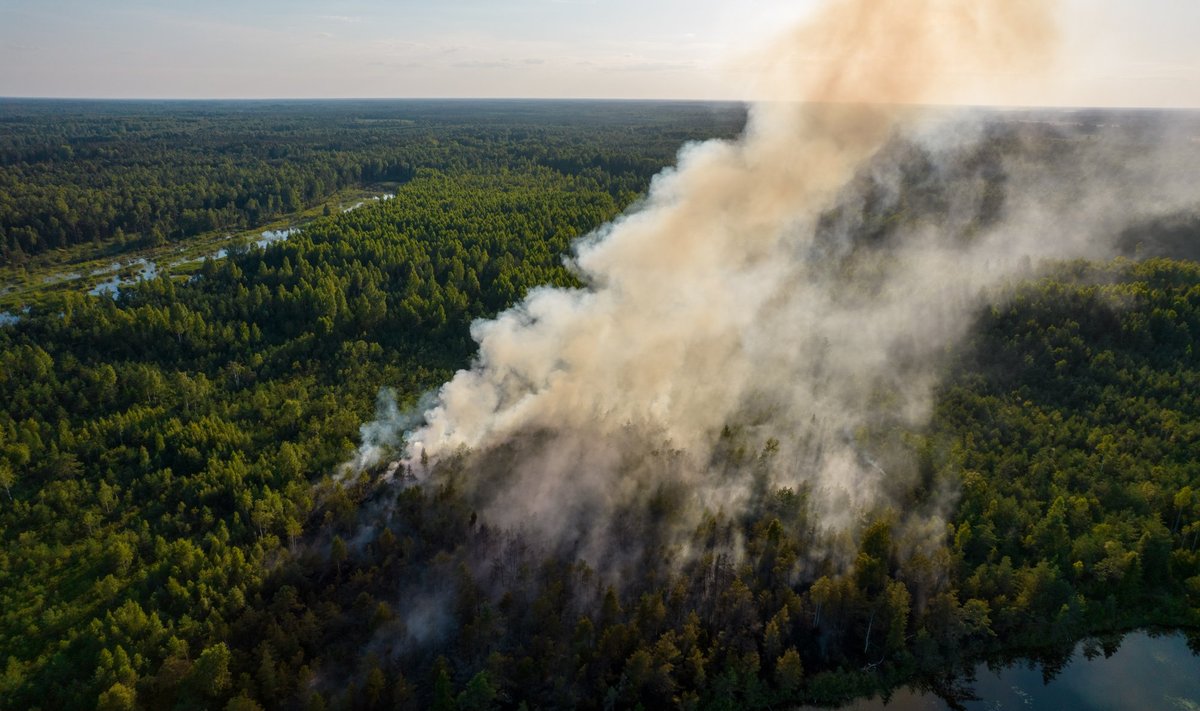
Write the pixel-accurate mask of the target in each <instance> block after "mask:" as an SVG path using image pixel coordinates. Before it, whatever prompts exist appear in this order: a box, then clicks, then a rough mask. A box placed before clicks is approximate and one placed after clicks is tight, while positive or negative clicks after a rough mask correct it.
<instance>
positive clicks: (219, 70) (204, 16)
mask: <svg viewBox="0 0 1200 711" xmlns="http://www.w3.org/2000/svg"><path fill="white" fill-rule="evenodd" d="M881 1H882V0H881ZM817 5H818V0H436V1H428V0H325V1H324V2H317V1H316V0H0V96H48V97H95V98H289V97H290V98H340V97H525V98H543V97H554V98H634V99H649V98H662V99H753V98H755V97H754V84H755V82H754V77H755V76H756V73H757V71H758V69H759V68H757V67H756V66H755V61H756V60H752V59H750V57H752V56H755V55H754V50H755V49H756V48H758V47H761V46H763V45H764V44H766V43H767V42H769V41H770V40H771V39H772V38H773V37H775V36H776V35H778V34H779V33H780V32H781V31H783V30H785V29H786V28H788V27H790V26H791V25H793V24H794V23H796V22H798V21H801V20H803V18H804V17H805V16H806V15H807V14H809V13H811V12H813V10H814V8H815V7H816V6H817ZM1060 27H1061V34H1062V40H1061V44H1060V46H1061V51H1060V52H1059V56H1058V60H1057V61H1056V63H1055V65H1054V66H1053V67H1051V68H1048V71H1047V74H1046V78H1044V79H1043V80H1040V81H1037V82H1029V83H1027V84H1025V85H1022V86H1020V87H1016V88H1012V87H1010V88H1008V89H1007V90H1006V93H1005V94H1004V95H1002V96H999V95H990V94H989V93H988V92H987V91H986V89H987V87H982V88H981V89H980V91H978V92H976V93H975V94H974V95H971V96H970V97H968V99H967V100H969V101H970V102H972V103H1001V104H1018V105H1067V106H1171V107H1200V42H1197V41H1196V34H1197V31H1200V2H1197V0H1062V7H1061V10H1060ZM960 99H961V97H951V98H948V100H950V101H957V100H960Z"/></svg>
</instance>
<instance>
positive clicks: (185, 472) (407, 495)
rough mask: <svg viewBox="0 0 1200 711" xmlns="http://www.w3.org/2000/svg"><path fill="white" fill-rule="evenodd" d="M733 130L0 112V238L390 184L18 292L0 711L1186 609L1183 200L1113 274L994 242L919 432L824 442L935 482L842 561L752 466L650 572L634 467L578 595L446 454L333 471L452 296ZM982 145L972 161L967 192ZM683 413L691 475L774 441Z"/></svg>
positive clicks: (658, 498)
mask: <svg viewBox="0 0 1200 711" xmlns="http://www.w3.org/2000/svg"><path fill="white" fill-rule="evenodd" d="M743 119H744V115H743V113H742V109H741V108H740V107H737V106H727V105H726V106H709V105H703V104H647V103H613V104H582V103H570V102H564V103H550V104H543V103H521V102H513V103H508V102H485V103H473V102H451V103H441V102H403V103H399V104H393V103H387V102H361V103H358V102H351V103H333V104H320V103H283V104H272V103H246V104H243V103H190V102H185V103H144V104H143V103H74V102H67V103H59V102H25V101H16V100H5V101H3V102H0V122H3V125H4V126H5V130H4V131H3V132H0V236H3V239H2V240H0V245H2V248H3V249H4V250H5V251H4V259H5V260H8V261H20V260H22V259H26V258H31V257H33V256H34V255H36V254H37V253H38V252H40V251H43V250H53V249H58V248H63V247H69V246H70V245H74V244H77V243H80V242H89V241H100V242H103V243H107V242H109V241H112V242H113V243H114V244H116V243H118V242H120V240H121V239H122V237H121V236H120V235H121V234H122V233H123V234H124V235H125V238H124V239H125V240H126V243H124V244H123V246H122V247H121V248H122V249H133V248H135V247H137V246H138V244H141V243H143V242H145V240H146V239H147V238H149V240H150V242H153V241H155V240H158V239H170V240H184V239H186V238H187V237H189V236H190V235H194V234H198V233H200V232H204V231H208V230H213V229H216V230H223V229H227V228H228V227H230V226H232V225H248V226H254V225H256V224H258V223H260V222H261V221H263V220H265V219H267V218H268V217H269V216H271V215H280V214H285V213H288V212H291V211H295V210H296V209H298V208H300V207H302V206H306V205H309V204H315V203H319V202H321V201H322V200H323V199H324V198H325V197H326V195H327V194H328V193H329V192H330V191H332V190H335V189H337V188H339V187H343V186H345V185H350V184H362V183H364V182H370V181H375V180H382V179H387V180H391V181H395V182H399V183H402V185H400V187H399V188H398V189H397V190H396V197H395V199H393V200H389V201H386V202H378V203H373V204H368V205H365V206H363V207H362V208H361V209H358V210H355V211H353V212H348V213H345V214H335V215H330V216H327V217H322V218H319V219H317V220H315V221H314V222H312V223H310V224H308V225H306V226H305V228H304V229H303V231H301V232H300V233H299V234H297V235H295V236H293V237H291V238H290V239H288V240H287V241H283V242H279V243H276V244H273V245H269V246H267V247H265V248H259V247H251V248H249V249H246V250H244V251H240V252H235V253H233V254H230V255H229V256H228V257H227V258H224V259H210V260H208V261H206V262H204V264H203V265H202V266H201V268H200V269H199V271H197V272H196V273H195V274H193V275H190V276H179V275H176V276H172V274H171V273H170V272H169V270H163V271H161V272H160V273H159V274H158V275H157V276H156V277H155V278H153V279H148V280H145V281H142V282H140V283H137V284H133V285H131V286H127V287H125V288H123V289H122V290H121V292H120V294H119V295H118V296H116V297H115V298H113V297H109V296H89V295H84V294H76V293H69V292H68V293H55V294H51V295H49V296H48V297H47V298H46V299H44V300H42V301H39V302H37V303H35V304H31V306H32V308H31V309H30V311H29V312H27V313H24V314H22V315H21V317H20V319H19V320H17V321H16V322H15V323H12V324H8V325H3V326H0V540H3V547H2V548H0V708H5V709H8V708H11V709H25V708H45V709H51V708H104V709H119V708H126V709H128V708H151V709H157V708H233V709H253V708H259V707H261V708H312V709H320V708H347V709H376V708H438V709H454V708H461V709H485V708H517V707H521V706H524V707H526V708H559V707H584V708H632V707H636V706H638V705H639V704H640V705H641V706H642V707H644V708H658V707H684V708H701V707H703V708H765V707H777V706H780V705H786V704H789V703H796V702H801V701H821V702H828V701H836V700H841V699H845V698H848V697H852V696H854V695H856V694H861V693H867V692H871V691H874V690H879V689H886V688H888V687H889V686H890V685H891V684H894V683H896V682H898V681H901V680H908V679H914V678H917V679H926V680H932V681H930V683H935V682H936V681H937V680H944V679H946V678H947V670H953V669H958V668H961V667H963V666H964V665H969V663H970V662H971V661H973V660H976V659H980V658H985V657H987V656H989V655H995V654H1002V653H1012V652H1015V651H1019V650H1027V649H1030V648H1039V649H1040V653H1041V654H1044V655H1048V656H1049V657H1050V658H1053V657H1054V656H1055V655H1061V654H1062V653H1063V650H1064V649H1067V650H1069V649H1070V647H1071V645H1072V644H1073V642H1074V641H1075V640H1076V639H1077V638H1078V637H1079V636H1081V635H1084V634H1088V633H1094V632H1104V631H1113V630H1120V629H1127V628H1130V627H1133V626H1142V625H1147V624H1163V625H1170V626H1175V627H1190V628H1192V629H1194V628H1195V626H1196V625H1197V624H1200V616H1198V615H1200V550H1198V544H1200V400H1197V398H1196V397H1195V393H1196V392H1197V391H1200V366H1198V365H1197V364H1198V363H1200V360H1198V359H1197V358H1196V351H1197V348H1200V340H1198V339H1200V264H1197V262H1195V261H1192V259H1193V258H1194V257H1195V253H1194V252H1188V251H1186V250H1182V251H1181V249H1180V245H1183V246H1184V247H1187V248H1188V249H1191V248H1192V246H1194V244H1195V242H1194V241H1192V240H1189V239H1188V238H1187V237H1186V235H1187V234H1188V232H1187V230H1188V229H1189V228H1188V225H1194V224H1195V222H1194V220H1192V221H1191V222H1189V221H1188V220H1187V219H1186V218H1185V217H1181V218H1177V219H1172V220H1168V221H1167V222H1164V223H1161V224H1159V223H1155V224H1146V225H1140V226H1137V227H1136V229H1133V230H1132V231H1130V232H1128V233H1127V235H1126V241H1127V242H1128V244H1127V247H1128V249H1127V250H1126V251H1128V252H1129V254H1130V256H1153V257H1154V258H1152V259H1146V260H1144V261H1132V260H1127V259H1122V258H1118V259H1116V260H1113V261H1105V262H1100V263H1088V262H1082V261H1080V262H1067V263H1053V264H1043V265H1036V266H1035V267H1031V270H1030V272H1029V275H1028V277H1029V278H1028V279H1026V280H1024V281H1021V282H1014V283H1011V284H1007V285H1005V289H1004V290H1003V293H1002V294H997V295H996V298H995V299H994V303H992V304H988V305H987V306H985V307H982V308H981V309H979V310H978V312H977V313H976V314H975V319H976V320H975V322H974V325H973V327H972V328H971V330H970V333H969V334H968V336H967V338H966V339H965V341H964V342H963V343H961V344H959V345H958V346H957V347H956V348H955V349H954V352H953V353H951V354H949V355H948V359H947V365H946V368H945V369H946V371H947V373H946V377H945V378H944V379H943V381H942V383H941V385H940V386H939V387H938V389H937V392H936V398H935V401H936V402H935V407H934V415H933V417H932V420H931V421H930V422H929V423H928V425H927V426H926V427H924V428H921V429H916V430H911V431H900V430H895V429H893V430H889V431H875V432H866V433H861V435H859V436H860V437H861V439H862V442H863V445H864V446H865V447H869V448H876V449H879V450H895V451H898V452H901V453H902V454H903V458H904V459H905V461H911V462H912V463H913V466H914V467H915V471H916V473H917V474H918V476H919V482H920V485H919V486H917V487H915V488H914V489H912V490H910V491H907V492H905V494H904V495H905V496H906V497H908V498H906V499H905V500H904V501H902V502H899V503H900V504H902V505H903V506H905V507H908V508H913V509H919V508H921V507H930V506H934V505H937V506H941V505H944V504H945V502H944V501H942V500H941V499H940V498H939V497H941V496H942V495H943V494H944V493H945V492H953V494H954V495H953V497H952V505H951V507H950V510H949V520H948V522H947V524H946V526H945V530H944V531H938V532H937V535H935V536H934V540H935V542H936V545H932V546H929V545H925V542H926V540H925V538H922V539H921V541H914V540H913V539H912V535H913V534H912V532H911V531H909V530H907V529H905V528H904V527H902V526H900V525H899V521H900V516H899V514H900V512H899V511H898V510H897V509H896V508H893V509H888V508H881V509H880V510H878V511H876V512H874V515H873V516H872V518H871V519H870V520H868V521H864V522H863V524H862V527H861V531H860V532H859V534H858V540H857V541H856V543H857V551H858V553H857V556H856V557H855V558H854V559H853V560H851V561H849V562H839V561H835V560H831V559H823V558H822V557H821V556H820V555H818V554H816V553H814V549H815V547H816V546H817V540H816V539H815V538H814V530H815V528H816V526H815V522H814V521H813V520H812V518H811V517H812V515H813V513H812V510H811V509H810V507H809V505H808V498H809V495H810V492H808V491H805V490H803V489H794V488H779V489H773V490H765V491H762V492H760V499H759V500H758V503H757V506H756V507H755V508H754V509H753V511H752V514H751V515H746V516H736V517H734V516H729V515H727V514H726V513H725V512H722V511H719V510H714V511H711V512H709V515H707V516H706V518H705V520H704V522H703V524H702V525H701V526H699V527H698V528H696V530H695V531H694V534H692V541H693V547H694V550H695V551H696V554H695V555H693V556H691V557H689V558H688V559H687V560H686V561H685V562H683V563H682V564H678V565H668V564H664V561H665V560H666V559H668V558H670V557H671V555H672V554H673V550H672V549H671V548H670V545H669V544H670V542H669V541H667V540H665V539H663V540H660V539H658V538H656V532H658V531H661V530H663V527H665V526H667V525H669V524H670V522H671V521H672V520H675V519H676V518H677V517H678V515H679V513H678V512H679V510H680V508H681V506H682V505H683V504H682V502H683V500H684V498H685V497H686V492H682V491H678V490H674V489H672V488H670V487H662V488H660V489H658V490H655V491H649V492H646V495H647V496H646V506H645V507H644V510H643V509H639V510H636V511H628V512H626V513H625V516H626V518H624V519H622V522H621V523H622V524H623V525H625V526H626V527H627V530H628V532H629V535H630V536H633V537H637V538H638V540H639V542H640V543H641V545H640V547H639V549H638V553H637V555H638V556H639V558H638V559H637V560H634V561H630V562H629V565H630V567H631V568H633V569H636V570H639V571H641V575H639V576H637V577H635V578H627V579H624V580H612V579H609V578H608V577H606V576H605V575H604V574H602V572H599V571H597V570H595V569H594V568H593V567H591V566H589V565H588V563H587V562H586V561H583V560H580V559H578V558H575V557H573V556H570V555H564V554H563V551H562V550H560V549H556V548H555V547H554V546H552V545H547V543H546V542H545V541H540V540H537V539H534V538H530V537H529V536H527V535H524V534H522V532H521V531H519V530H507V529H501V528H496V527H492V526H490V525H489V523H488V521H486V520H482V519H481V518H479V517H478V515H477V512H476V511H475V508H474V505H475V501H474V500H473V496H472V494H471V490H470V487H465V486H463V479H462V478H463V477H464V476H467V475H468V472H466V471H456V470H455V469H454V467H453V466H452V465H451V466H447V467H444V468H443V469H442V470H441V471H440V473H439V475H438V476H437V477H435V478H432V479H429V480H426V481H423V482H421V483H419V484H412V483H408V484H404V483H400V482H397V481H394V480H393V481H391V482H387V481H383V480H382V479H381V477H379V476H378V475H379V474H380V473H381V472H379V471H369V472H366V473H365V474H364V475H363V476H361V477H357V478H356V477H348V478H347V479H345V480H343V481H334V480H333V479H332V478H331V476H332V475H334V474H335V473H337V472H339V471H340V470H339V465H341V464H342V463H344V462H346V461H348V460H349V459H350V458H351V457H352V456H353V455H354V453H355V450H356V448H357V447H358V445H359V438H360V432H359V428H360V426H361V425H362V423H363V422H366V421H369V420H370V419H371V418H372V412H373V409H374V407H375V402H376V396H377V394H378V391H379V388H380V386H381V385H384V384H386V385H389V386H391V387H392V388H394V397H395V399H396V400H397V401H398V402H399V403H400V404H401V406H405V407H407V406H412V405H413V404H415V403H416V401H417V399H418V398H419V397H420V396H421V395H422V394H423V393H425V392H427V391H429V390H430V389H431V388H434V387H436V386H437V385H438V384H439V383H442V382H445V381H446V380H447V379H448V378H449V377H450V376H451V374H452V373H453V372H454V371H455V370H456V369H459V368H461V367H463V366H465V365H466V364H467V363H468V362H469V359H470V358H471V356H472V352H473V343H472V341H471V339H470V335H469V329H470V324H471V322H472V321H473V320H474V319H477V318H479V317H483V316H489V315H492V314H495V313H496V312H497V311H499V310H500V309H502V308H504V307H506V306H508V305H510V304H512V303H513V302H514V301H516V300H517V299H519V298H521V297H522V296H523V295H524V294H525V293H526V292H527V291H528V290H530V289H532V288H534V287H536V286H539V285H544V284H555V285H560V286H568V287H569V286H574V285H577V281H576V276H575V274H574V273H573V272H571V271H570V270H569V269H568V268H567V267H565V266H564V264H563V261H562V259H563V257H564V256H565V255H567V254H568V253H569V250H570V245H571V243H572V241H573V240H575V239H577V238H579V237H581V236H583V235H586V234H588V233H589V232H591V231H592V230H594V229H596V228H597V227H599V226H600V225H602V224H603V223H605V222H607V221H609V220H611V219H613V218H614V217H616V216H617V215H618V214H620V213H621V211H622V210H625V209H626V208H628V207H629V206H630V204H631V203H633V202H634V201H635V200H636V199H637V197H638V196H639V195H641V194H642V193H644V191H645V190H646V189H647V186H648V185H649V181H650V178H651V176H652V175H653V174H654V173H656V172H657V171H658V170H659V169H660V168H661V167H662V166H663V165H667V164H669V163H670V162H671V161H672V160H673V156H674V154H675V151H676V150H677V149H678V148H679V145H680V144H681V143H682V142H683V141H686V140H695V139H700V138H706V137H710V136H713V135H731V134H733V133H735V132H736V131H737V130H738V129H739V128H740V126H741V122H742V120H743ZM1084 119H1085V120H1086V117H1084ZM1008 135H1010V134H1007V133H1005V132H1003V131H1001V132H999V133H998V134H997V138H996V140H1002V139H1004V137H1005V136H1008ZM981 161H982V159H981ZM982 164H986V161H983V163H982ZM994 168H996V166H990V167H989V166H988V165H985V169H981V170H982V172H981V174H982V175H985V176H991V177H992V179H994V182H995V184H996V185H998V186H999V185H1002V184H1003V180H1002V179H1001V178H998V177H996V176H997V174H996V173H995V172H994V170H993V169H994ZM989 171H992V172H989ZM914 176H915V177H914V182H913V183H912V185H913V186H915V187H914V189H913V190H911V191H909V192H907V193H905V194H904V197H903V199H901V200H899V201H898V202H892V203H889V204H888V205H887V206H886V209H884V210H882V211H877V212H875V213H872V214H870V215H868V216H867V218H868V219H865V220H864V221H863V223H864V224H865V225H867V226H868V227H869V228H870V229H867V230H866V231H865V232H864V237H863V239H864V243H863V244H864V245H865V246H864V248H868V249H869V248H879V247H878V245H881V244H886V243H887V240H888V239H889V234H890V232H889V229H890V227H889V225H895V224H897V223H900V222H903V221H904V220H906V219H911V218H912V216H913V214H915V211H917V210H918V208H917V207H914V206H916V205H919V204H929V205H936V204H937V200H936V195H935V193H934V191H933V190H932V188H930V185H929V184H928V183H924V182H921V181H920V180H918V179H917V178H919V177H920V175H919V173H917V174H914ZM998 199H999V198H998ZM922 200H925V201H926V203H921V201H922ZM843 209H844V208H843ZM998 209H1001V206H1000V205H999V204H994V205H982V206H981V207H980V210H981V212H980V213H979V214H977V215H974V216H972V219H978V220H987V219H990V218H989V215H991V214H992V213H991V212H989V211H991V210H998ZM868 212H870V210H868ZM838 219H841V218H840V217H839V215H838V214H837V213H836V211H835V212H831V213H830V214H829V216H828V218H827V223H829V224H832V223H834V222H837V220H838ZM1164 226H1165V227H1164ZM1181 235H1184V236H1181ZM722 438H723V442H722V446H721V448H720V456H722V457H725V458H727V459H728V460H729V461H731V462H732V461H734V460H737V461H739V462H751V463H753V462H755V461H762V462H766V461H768V460H769V459H770V458H771V457H773V456H778V443H774V444H772V443H771V442H765V443H758V442H754V441H752V440H750V439H748V438H746V437H744V436H743V435H742V433H741V432H740V431H739V430H738V429H737V428H736V427H732V428H730V429H728V430H727V431H726V432H725V433H723V435H722ZM918 543H920V545H918ZM733 550H739V551H740V553H739V554H738V555H731V551H733ZM801 563H803V566H802V567H803V568H804V570H805V571H806V572H805V575H803V576H797V575H796V573H795V571H796V570H797V569H798V567H800V566H801Z"/></svg>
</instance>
